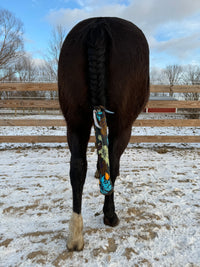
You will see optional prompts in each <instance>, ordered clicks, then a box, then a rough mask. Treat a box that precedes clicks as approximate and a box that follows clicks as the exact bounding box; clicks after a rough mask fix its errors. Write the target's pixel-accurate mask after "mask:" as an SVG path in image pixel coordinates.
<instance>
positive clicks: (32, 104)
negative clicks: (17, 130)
mask: <svg viewBox="0 0 200 267" xmlns="http://www.w3.org/2000/svg"><path fill="white" fill-rule="evenodd" d="M13 91H14V92H26V91H29V92H30V91H57V85H56V84H48V83H47V84H46V83H39V84H37V83H30V84H28V83H5V84H4V83H2V84H0V92H13ZM151 92H156V93H158V92H162V93H200V86H199V85H198V86H188V85H186V86H173V87H170V86H166V85H152V86H151ZM147 107H149V108H163V107H164V108H178V109H180V108H181V109H182V108H183V109H200V101H165V100H162V101H158V100H150V101H149V102H148V104H147ZM0 108H2V109H5V108H6V109H7V108H9V109H10V108H14V109H15V108H48V109H59V103H58V100H48V99H45V100H38V99H36V100H35V99H25V100H24V99H18V98H17V99H6V100H0ZM65 125H66V124H65V121H64V120H58V119H54V120H52V119H51V120H50V119H44V120H38V119H35V120H30V119H29V120H26V119H3V118H0V127H1V126H13V127H15V126H22V127H23V126H46V127H50V126H54V127H56V126H65ZM133 126H134V127H200V119H165V120H154V119H149V120H136V121H135V123H134V124H133ZM3 142H5V143H62V142H66V136H46V135H45V136H0V143H3ZM90 142H94V136H91V138H90ZM130 143H200V130H199V135H198V136H179V135H178V136H166V135H165V136H163V135H160V136H158V135H155V136H131V139H130Z"/></svg>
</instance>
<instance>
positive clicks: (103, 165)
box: [87, 20, 113, 195]
mask: <svg viewBox="0 0 200 267" xmlns="http://www.w3.org/2000/svg"><path fill="white" fill-rule="evenodd" d="M108 49H109V33H108V30H107V25H106V24H105V22H104V21H103V20H99V21H97V22H96V23H95V24H93V25H92V26H91V28H90V29H89V31H88V34H87V58H88V86H89V94H90V97H89V98H90V102H91V105H92V108H93V116H94V128H95V135H96V146H97V153H98V166H99V169H98V171H99V179H100V191H101V193H102V194H105V195H108V194H110V193H112V191H113V186H112V182H111V179H110V164H109V152H108V134H107V122H106V82H107V79H106V78H107V71H106V68H107V65H108Z"/></svg>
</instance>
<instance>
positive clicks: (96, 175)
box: [94, 170, 100, 179]
mask: <svg viewBox="0 0 200 267" xmlns="http://www.w3.org/2000/svg"><path fill="white" fill-rule="evenodd" d="M94 177H95V178H97V179H99V178H100V174H99V171H98V170H96V172H95V174H94Z"/></svg>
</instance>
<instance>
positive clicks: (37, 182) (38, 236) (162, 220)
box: [0, 127, 200, 267]
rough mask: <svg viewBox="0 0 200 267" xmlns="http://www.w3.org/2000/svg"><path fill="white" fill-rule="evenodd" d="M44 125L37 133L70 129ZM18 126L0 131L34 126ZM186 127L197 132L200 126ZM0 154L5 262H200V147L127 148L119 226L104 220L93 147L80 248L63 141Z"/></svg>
mask: <svg viewBox="0 0 200 267" xmlns="http://www.w3.org/2000/svg"><path fill="white" fill-rule="evenodd" d="M2 128H3V129H2ZM8 128H9V129H8ZM40 128H41V129H40ZM43 128H45V127H39V129H35V130H36V132H35V134H38V132H40V133H45V134H55V131H56V134H58V133H60V134H62V135H63V134H64V133H65V131H66V130H65V128H63V127H61V128H59V127H57V128H56V130H52V129H50V127H49V129H43ZM47 128H48V127H47ZM139 129H140V128H134V129H133V131H134V133H135V134H138V133H137V131H138V130H139ZM13 130H14V129H13V128H12V127H1V132H0V134H1V135H4V134H10V135H13V134H14V133H15V134H25V135H27V134H33V132H32V131H34V129H32V128H31V127H25V128H23V127H19V129H16V130H15V132H14V133H13ZM151 130H152V131H153V128H152V129H151ZM5 131H6V133H5ZM51 131H52V132H51ZM141 131H146V132H148V134H149V135H151V134H152V133H149V129H144V130H141ZM156 131H158V132H159V133H160V132H161V131H163V128H158V129H156ZM174 131H176V130H174ZM183 131H184V130H183ZM187 131H189V132H190V133H191V134H192V132H193V131H195V134H198V133H199V128H195V129H190V128H188V129H187ZM187 131H186V132H187ZM146 132H140V134H146ZM169 133H172V132H171V130H170V129H169ZM154 134H155V132H154ZM181 134H184V132H183V133H181ZM187 134H188V132H187ZM0 153H1V157H0V183H1V187H0V266H2V267H5V266H25V267H27V266H64V267H65V266H67V267H68V266H73V267H74V266H87V267H96V266H97V267H98V266H99V267H100V266H109V267H112V266H113V267H114V266H155V267H157V266H158V267H160V266H175V267H179V266H186V267H192V266H195V267H197V266H200V204H199V203H200V180H199V174H200V164H199V163H200V147H199V145H197V144H190V145H182V144H172V145H171V146H169V145H165V146H164V145H162V144H160V145H155V144H148V145H143V144H140V145H137V144H134V145H129V146H128V148H127V149H126V151H125V153H124V154H123V156H122V158H121V165H120V166H121V167H120V176H119V177H118V178H117V181H116V185H115V204H116V212H117V214H118V216H119V218H120V224H119V225H118V226H117V227H115V228H110V227H108V226H105V225H104V224H103V212H102V207H103V201H104V196H103V195H101V194H100V192H99V185H98V180H96V179H95V178H94V173H95V167H96V159H97V155H96V151H95V149H94V147H93V146H92V145H90V146H89V148H88V153H87V158H88V172H87V178H86V182H85V186H84V193H83V203H82V207H83V210H82V215H83V220H84V230H83V231H84V239H85V246H84V250H83V251H82V252H68V251H67V249H66V239H67V234H68V222H69V219H70V217H71V205H72V194H71V185H70V180H69V161H70V153H69V150H68V148H66V144H59V145H58V144H54V145H52V144H51V145H49V144H48V145H46V144H43V145H32V144H30V145H25V144H15V145H13V144H1V145H0Z"/></svg>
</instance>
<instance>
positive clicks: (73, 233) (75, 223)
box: [67, 213, 84, 251]
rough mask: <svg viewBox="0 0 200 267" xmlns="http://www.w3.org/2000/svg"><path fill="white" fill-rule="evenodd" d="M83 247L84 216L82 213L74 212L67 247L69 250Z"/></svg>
mask: <svg viewBox="0 0 200 267" xmlns="http://www.w3.org/2000/svg"><path fill="white" fill-rule="evenodd" d="M83 247H84V240H83V218H82V216H81V214H77V213H73V214H72V218H71V220H70V224H69V237H68V240H67V248H68V250H69V251H74V250H76V251H80V250H82V249H83Z"/></svg>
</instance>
